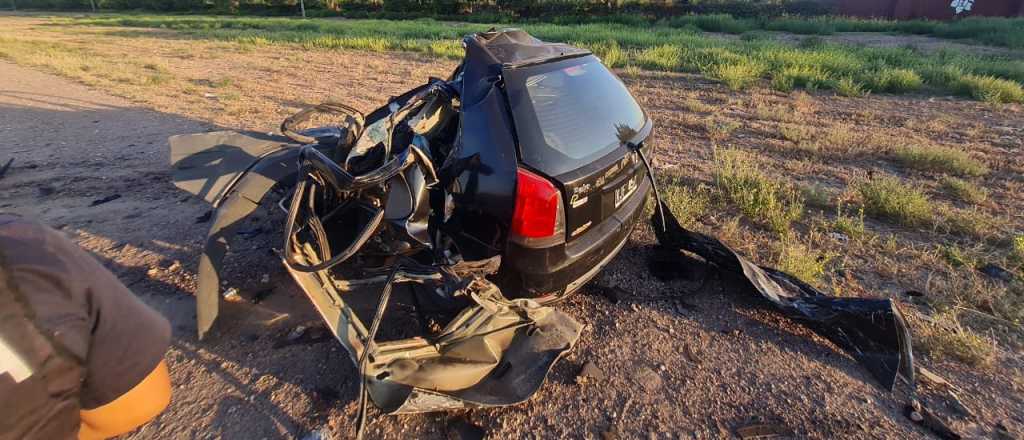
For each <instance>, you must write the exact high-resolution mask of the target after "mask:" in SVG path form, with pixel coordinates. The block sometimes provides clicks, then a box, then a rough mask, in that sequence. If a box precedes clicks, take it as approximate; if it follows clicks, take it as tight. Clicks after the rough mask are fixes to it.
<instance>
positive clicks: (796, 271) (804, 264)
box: [775, 240, 831, 287]
mask: <svg viewBox="0 0 1024 440" xmlns="http://www.w3.org/2000/svg"><path fill="white" fill-rule="evenodd" d="M830 257H831V256H830V255H826V254H822V253H819V252H814V251H812V250H811V249H810V248H809V247H808V246H807V245H805V244H802V243H798V242H795V241H794V240H783V241H782V242H781V243H779V256H778V260H776V262H775V268H776V269H778V270H781V271H783V272H786V273H787V274H790V275H792V276H795V277H797V278H799V279H800V280H801V281H803V282H805V283H808V284H811V285H813V286H817V287H822V285H821V276H822V275H824V274H825V265H827V264H828V262H829V260H830V259H831V258H830Z"/></svg>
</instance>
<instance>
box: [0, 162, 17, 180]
mask: <svg viewBox="0 0 1024 440" xmlns="http://www.w3.org/2000/svg"><path fill="white" fill-rule="evenodd" d="M12 163H14V158H13V157H12V158H10V159H7V163H5V164H4V166H2V167H0V179H3V178H4V175H5V174H7V170H9V169H11V164H12Z"/></svg>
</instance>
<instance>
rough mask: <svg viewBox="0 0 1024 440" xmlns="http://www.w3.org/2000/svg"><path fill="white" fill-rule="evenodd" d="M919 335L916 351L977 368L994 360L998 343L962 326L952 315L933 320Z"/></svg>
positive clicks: (985, 365)
mask: <svg viewBox="0 0 1024 440" xmlns="http://www.w3.org/2000/svg"><path fill="white" fill-rule="evenodd" d="M932 320H933V322H932V323H928V324H925V325H924V326H923V328H921V329H919V331H918V332H917V344H915V346H916V347H915V348H917V349H918V350H920V351H923V352H924V353H927V354H928V355H930V356H934V357H937V358H953V359H956V360H958V361H960V362H963V363H965V364H967V365H971V366H974V367H987V366H989V365H991V364H992V362H993V361H994V360H995V343H994V341H992V339H990V338H987V337H984V336H981V335H978V334H977V333H975V332H974V331H972V330H970V329H969V328H966V327H964V326H963V325H961V324H960V320H959V319H958V318H957V316H956V315H955V314H954V313H953V312H946V313H942V314H939V315H937V316H934V317H933V318H932Z"/></svg>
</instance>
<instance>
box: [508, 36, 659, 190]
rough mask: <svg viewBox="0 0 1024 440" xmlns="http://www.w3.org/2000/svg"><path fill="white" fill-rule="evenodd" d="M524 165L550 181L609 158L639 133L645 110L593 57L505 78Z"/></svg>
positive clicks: (529, 69) (528, 69) (554, 64)
mask: <svg viewBox="0 0 1024 440" xmlns="http://www.w3.org/2000/svg"><path fill="white" fill-rule="evenodd" d="M506 80H507V83H506V84H507V90H508V94H509V100H510V102H511V105H512V114H513V116H514V118H515V124H516V132H517V133H518V135H519V140H520V144H521V149H522V151H521V153H522V156H523V163H525V164H527V165H530V166H532V167H534V168H536V169H538V170H540V171H542V172H544V173H545V174H548V175H549V176H557V175H560V174H563V173H566V172H569V171H573V170H575V169H577V168H579V167H581V166H583V165H586V164H588V163H590V162H593V161H594V160H596V159H598V158H600V157H602V156H604V155H605V154H608V153H610V152H611V151H612V150H614V149H615V148H617V147H619V146H620V145H621V144H622V143H623V141H625V140H629V139H630V138H632V137H633V135H634V134H636V133H637V132H639V131H640V129H641V128H642V127H643V125H644V122H645V116H644V113H643V110H641V109H640V106H639V105H638V104H637V103H636V100H635V99H633V96H632V95H630V94H629V91H628V90H627V89H626V86H625V85H624V84H623V83H622V81H621V80H619V78H618V77H616V76H615V74H613V73H612V72H611V71H609V70H608V69H607V68H605V67H604V65H602V64H601V62H600V61H598V59H597V58H596V57H594V56H586V57H582V58H574V59H570V60H565V61H560V62H556V63H551V64H543V65H539V66H534V67H529V68H525V69H515V70H513V71H511V72H508V73H507V74H506Z"/></svg>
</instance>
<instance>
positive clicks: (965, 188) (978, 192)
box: [942, 176, 988, 203]
mask: <svg viewBox="0 0 1024 440" xmlns="http://www.w3.org/2000/svg"><path fill="white" fill-rule="evenodd" d="M942 189H943V190H945V191H946V192H947V193H949V194H950V195H951V196H953V197H955V198H957V199H960V200H962V201H964V202H967V203H981V202H984V201H985V199H986V198H988V190H986V189H985V188H982V187H980V186H978V185H975V184H974V183H971V182H970V181H967V180H963V179H958V178H956V177H949V176H946V177H943V178H942Z"/></svg>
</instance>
